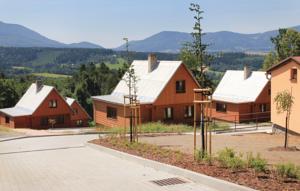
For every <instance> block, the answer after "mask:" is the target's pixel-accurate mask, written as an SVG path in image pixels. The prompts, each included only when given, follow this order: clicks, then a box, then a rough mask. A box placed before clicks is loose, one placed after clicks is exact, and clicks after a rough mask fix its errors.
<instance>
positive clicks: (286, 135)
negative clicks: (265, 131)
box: [284, 116, 288, 148]
mask: <svg viewBox="0 0 300 191" xmlns="http://www.w3.org/2000/svg"><path fill="white" fill-rule="evenodd" d="M287 139H288V117H287V116H286V117H285V137H284V148H287V146H288V142H287V141H288V140H287Z"/></svg>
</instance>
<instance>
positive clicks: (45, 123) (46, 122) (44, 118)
mask: <svg viewBox="0 0 300 191" xmlns="http://www.w3.org/2000/svg"><path fill="white" fill-rule="evenodd" d="M47 125H48V118H47V117H43V118H42V119H41V126H47Z"/></svg>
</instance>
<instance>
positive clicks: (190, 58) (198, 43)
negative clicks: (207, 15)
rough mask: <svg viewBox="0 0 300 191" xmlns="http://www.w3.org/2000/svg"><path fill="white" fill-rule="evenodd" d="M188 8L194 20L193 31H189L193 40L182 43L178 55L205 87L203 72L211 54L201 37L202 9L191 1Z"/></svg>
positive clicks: (207, 80) (205, 79)
mask: <svg viewBox="0 0 300 191" xmlns="http://www.w3.org/2000/svg"><path fill="white" fill-rule="evenodd" d="M189 9H190V11H191V12H193V13H194V20H195V24H194V27H193V32H192V33H191V35H192V38H193V40H192V42H187V43H185V44H184V46H183V48H182V50H181V53H180V57H181V59H182V60H183V61H184V63H185V64H187V66H188V67H189V69H190V70H191V71H192V73H193V74H194V76H195V78H196V79H197V80H198V82H199V83H200V85H201V86H202V87H205V86H207V85H209V83H208V82H209V79H208V77H207V76H206V75H205V73H204V72H205V70H206V67H207V65H208V63H209V61H210V60H211V59H212V56H211V55H209V54H207V52H206V49H207V47H208V45H207V44H204V43H203V41H202V37H203V35H205V34H204V33H203V31H202V28H201V20H202V19H203V17H202V14H203V11H202V10H201V8H200V5H199V4H194V3H191V5H190V8H189Z"/></svg>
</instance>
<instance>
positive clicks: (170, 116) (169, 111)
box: [165, 107, 173, 119]
mask: <svg viewBox="0 0 300 191" xmlns="http://www.w3.org/2000/svg"><path fill="white" fill-rule="evenodd" d="M165 119H173V108H172V107H167V108H165Z"/></svg>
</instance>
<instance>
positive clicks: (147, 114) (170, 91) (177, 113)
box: [93, 65, 199, 127]
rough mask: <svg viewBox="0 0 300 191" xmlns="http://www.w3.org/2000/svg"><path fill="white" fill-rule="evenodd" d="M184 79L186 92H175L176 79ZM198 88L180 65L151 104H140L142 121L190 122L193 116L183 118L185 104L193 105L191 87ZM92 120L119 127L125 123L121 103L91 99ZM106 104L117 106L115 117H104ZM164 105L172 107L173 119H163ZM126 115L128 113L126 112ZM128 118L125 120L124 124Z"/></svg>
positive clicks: (127, 121)
mask: <svg viewBox="0 0 300 191" xmlns="http://www.w3.org/2000/svg"><path fill="white" fill-rule="evenodd" d="M178 80H185V88H186V93H176V81H178ZM195 88H199V86H198V85H197V83H196V82H195V81H194V79H193V78H192V76H191V75H190V73H189V72H188V70H187V68H186V67H185V66H184V65H181V66H180V67H179V68H178V70H177V71H176V72H175V74H174V75H173V77H172V78H171V79H170V81H169V82H168V84H167V85H166V87H165V88H164V89H163V91H162V92H161V94H160V95H159V97H158V99H157V100H156V101H155V103H154V104H153V105H141V115H142V123H145V122H150V121H163V122H168V123H191V122H192V121H193V118H185V117H184V114H185V106H189V105H193V100H194V94H193V89H195ZM93 105H94V120H95V122H96V123H97V124H101V125H104V126H108V127H116V126H118V127H121V126H124V124H125V121H124V120H125V119H124V117H123V116H124V108H123V105H117V104H111V103H106V102H103V101H99V100H93ZM107 106H110V107H115V108H117V116H118V117H117V119H108V118H107V117H106V108H107ZM166 107H172V108H173V120H171V121H170V120H169V121H165V119H164V110H165V108H166ZM127 115H128V114H127ZM128 125H129V120H128V119H127V120H126V126H128Z"/></svg>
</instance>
